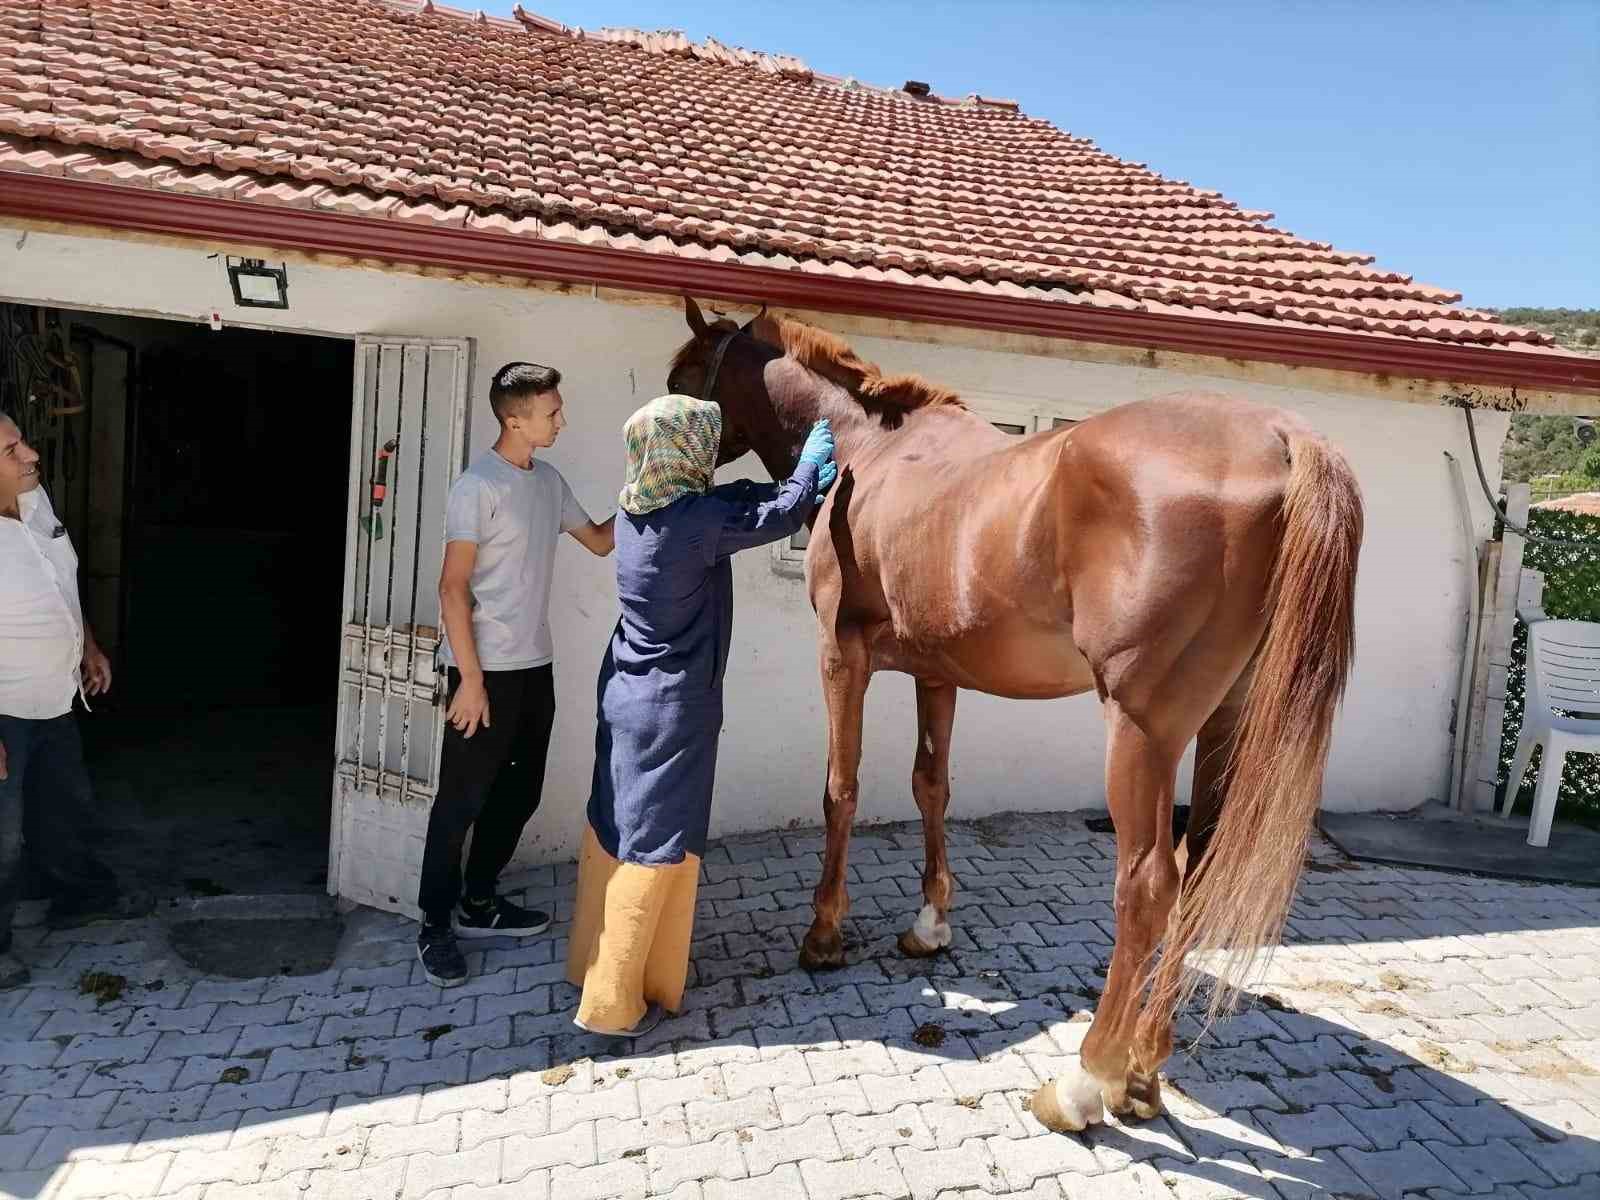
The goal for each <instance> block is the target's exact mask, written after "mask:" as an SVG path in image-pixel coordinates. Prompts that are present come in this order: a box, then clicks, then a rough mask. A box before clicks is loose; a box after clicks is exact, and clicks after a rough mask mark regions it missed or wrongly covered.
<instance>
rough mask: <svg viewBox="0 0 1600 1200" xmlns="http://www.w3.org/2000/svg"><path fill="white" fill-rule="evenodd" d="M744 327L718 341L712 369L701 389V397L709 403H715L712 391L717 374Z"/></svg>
mask: <svg viewBox="0 0 1600 1200" xmlns="http://www.w3.org/2000/svg"><path fill="white" fill-rule="evenodd" d="M743 332H744V330H743V329H735V330H732V331H730V332H728V333H725V334H723V335H722V340H721V341H720V342H718V343H717V349H716V352H715V353H714V354H712V356H711V369H710V370H709V371H707V372H706V382H705V386H704V387H702V388H701V389H700V399H702V400H705V401H707V402H708V403H715V401H713V400H712V398H711V393H712V392H714V391H715V390H716V387H717V375H718V373H719V372H720V371H721V370H722V360H723V358H725V357H726V356H727V353H728V347H729V346H731V345H732V344H733V339H734V338H736V337H738V336H739V335H740V334H741V333H743Z"/></svg>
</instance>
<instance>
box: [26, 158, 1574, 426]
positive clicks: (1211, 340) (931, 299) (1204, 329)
mask: <svg viewBox="0 0 1600 1200" xmlns="http://www.w3.org/2000/svg"><path fill="white" fill-rule="evenodd" d="M0 215H7V216H14V217H26V218H31V219H35V220H43V221H55V222H62V223H66V224H74V225H93V226H100V227H103V228H107V229H124V230H130V231H136V232H140V233H152V234H168V235H172V236H176V237H191V238H203V239H206V240H208V241H213V242H216V241H220V242H236V243H242V244H246V245H268V246H272V247H274V248H279V249H283V250H299V251H308V252H322V253H328V254H339V255H347V256H350V257H356V258H377V259H384V260H388V261H392V262H403V263H412V264H416V265H419V266H430V267H443V268H450V269H455V270H464V271H483V272H493V273H496V274H502V275H512V276H522V277H525V278H530V279H544V280H555V281H565V282H576V283H585V284H596V285H599V286H602V287H615V288H632V289H637V290H640V291H649V292H667V293H672V294H675V295H696V296H706V297H717V298H720V299H723V300H733V301H741V302H744V303H749V304H765V303H770V304H775V305H783V306H786V307H791V308H812V309H820V310H823V311H829V312H841V313H855V314H859V315H863V316H873V317H887V318H892V319H897V320H908V321H930V322H935V323H938V324H945V325H960V326H965V327H967V328H972V329H992V330H996V331H1003V332H1007V333H1026V334H1036V335H1040V336H1044V337H1057V338H1069V339H1072V340H1075V341H1083V342H1100V343H1107V344H1111V345H1119V346H1139V347H1142V348H1149V349H1158V350H1172V351H1179V352H1181V353H1185V354H1199V355H1208V356H1211V357H1216V358H1230V359H1250V360H1259V361H1264V362H1276V363H1289V364H1293V365H1296V366H1306V367H1324V368H1329V369H1332V370H1338V371H1358V372H1361V373H1363V374H1389V375H1399V376H1404V377H1409V378H1421V379H1436V380H1447V381H1451V382H1461V383H1477V384H1489V385H1497V386H1507V387H1509V386H1515V387H1526V388H1542V389H1548V390H1551V391H1566V392H1600V358H1585V357H1579V356H1567V355H1555V354H1548V355H1547V354H1539V353H1537V352H1530V351H1512V350H1503V349H1494V350H1492V349H1487V348H1485V347H1482V346H1463V345H1451V344H1448V343H1442V342H1425V341H1411V340H1407V339H1402V338H1389V337H1383V336H1375V335H1370V334H1357V333H1347V332H1344V331H1339V330H1307V329H1294V328H1277V327H1273V326H1271V325H1256V324H1251V323H1246V322H1239V321H1223V320H1211V319H1207V318H1205V317H1189V316H1175V315H1169V314H1165V313H1145V312H1131V311H1124V310H1120V309H1105V308H1092V307H1090V306H1088V305H1083V304H1070V303H1061V302H1053V301H1049V300H1034V299H1025V298H1020V297H1012V296H994V295H982V294H978V293H974V292H971V291H965V290H962V289H952V288H941V287H936V286H919V285H913V284H902V283H883V282H877V281H872V280H861V279H846V278H840V277H838V276H835V275H829V274H826V273H822V272H809V271H784V270H778V269H776V268H773V267H754V266H747V265H745V264H743V263H725V262H708V261H705V260H703V259H689V258H674V257H669V256H666V255H660V254H648V253H645V252H643V251H637V250H617V249H613V248H611V247H606V246H585V245H581V244H577V243H572V242H554V241H541V240H539V239H535V238H522V237H513V236H510V235H506V234H499V233H490V232H485V231H482V230H476V229H459V228H448V227H445V226H434V225H422V224H408V223H406V222H402V221H392V220H386V219H383V218H377V217H359V216H350V215H348V214H345V213H331V212H321V211H316V210H310V209H300V208H288V207H279V206H273V205H266V204H250V203H244V202H241V201H237V200H219V199H215V198H213V197H209V196H193V195H187V194H184V193H179V192H167V191H160V190H155V189H151V188H139V187H128V186H124V185H117V184H106V183H91V182H86V181H83V180H77V179H63V178H58V177H55V176H48V175H23V174H19V173H16V172H3V171H0ZM1491 403H1492V401H1491Z"/></svg>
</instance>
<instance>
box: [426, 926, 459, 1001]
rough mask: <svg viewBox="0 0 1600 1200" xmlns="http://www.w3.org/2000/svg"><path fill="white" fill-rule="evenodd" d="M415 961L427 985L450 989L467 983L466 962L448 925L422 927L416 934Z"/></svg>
mask: <svg viewBox="0 0 1600 1200" xmlns="http://www.w3.org/2000/svg"><path fill="white" fill-rule="evenodd" d="M417 961H419V962H420V963H421V964H422V973H423V974H424V975H426V976H427V977H428V982H429V983H433V984H437V985H438V986H439V987H447V988H452V987H460V986H461V985H462V984H463V983H465V982H466V981H467V960H466V958H465V956H464V955H462V953H461V947H460V946H458V945H456V935H455V934H453V933H451V932H450V926H448V925H428V924H424V925H423V926H422V932H421V933H419V934H417Z"/></svg>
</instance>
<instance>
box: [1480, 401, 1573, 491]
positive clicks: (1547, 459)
mask: <svg viewBox="0 0 1600 1200" xmlns="http://www.w3.org/2000/svg"><path fill="white" fill-rule="evenodd" d="M1576 425H1577V422H1575V421H1574V420H1573V418H1571V417H1544V416H1532V415H1529V414H1526V413H1519V414H1517V415H1516V416H1514V417H1512V418H1511V433H1510V435H1509V436H1508V437H1507V438H1506V444H1505V449H1504V450H1503V451H1502V452H1501V454H1500V467H1501V471H1502V473H1503V477H1504V479H1505V481H1506V482H1507V483H1526V482H1528V481H1529V480H1530V479H1534V478H1536V477H1537V476H1540V475H1565V474H1570V473H1574V472H1577V471H1578V470H1579V469H1580V466H1581V464H1582V462H1583V456H1584V454H1585V448H1584V444H1583V442H1580V441H1579V440H1578V433H1577V428H1576Z"/></svg>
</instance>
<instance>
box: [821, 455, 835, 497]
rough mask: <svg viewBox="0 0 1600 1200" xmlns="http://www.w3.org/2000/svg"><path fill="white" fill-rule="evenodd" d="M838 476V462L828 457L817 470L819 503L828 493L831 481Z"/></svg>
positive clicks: (831, 484)
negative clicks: (820, 468)
mask: <svg viewBox="0 0 1600 1200" xmlns="http://www.w3.org/2000/svg"><path fill="white" fill-rule="evenodd" d="M837 478H839V464H838V463H836V462H834V461H833V459H831V458H830V459H829V460H828V461H827V462H825V463H823V464H822V470H820V471H818V472H817V503H818V504H821V503H822V501H823V498H824V497H825V496H826V495H827V494H828V489H829V488H831V487H832V486H833V481H834V480H835V479H837Z"/></svg>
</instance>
